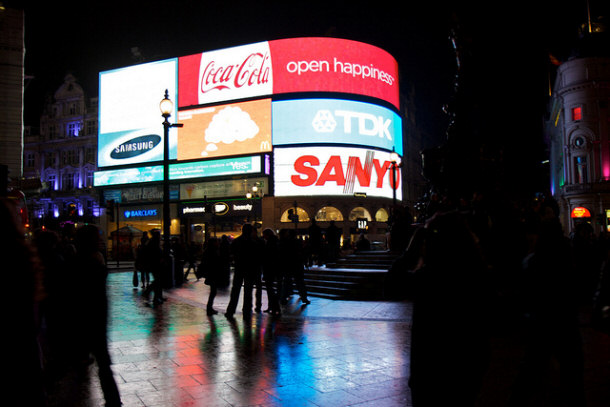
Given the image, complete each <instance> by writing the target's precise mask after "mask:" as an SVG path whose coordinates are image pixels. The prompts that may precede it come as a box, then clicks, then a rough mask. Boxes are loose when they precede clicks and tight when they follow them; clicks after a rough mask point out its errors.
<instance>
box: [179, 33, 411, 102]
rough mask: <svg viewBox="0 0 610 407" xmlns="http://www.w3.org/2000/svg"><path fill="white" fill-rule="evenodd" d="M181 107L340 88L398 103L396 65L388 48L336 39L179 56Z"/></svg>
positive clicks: (273, 43)
mask: <svg viewBox="0 0 610 407" xmlns="http://www.w3.org/2000/svg"><path fill="white" fill-rule="evenodd" d="M178 83H179V85H178V86H179V88H178V89H179V98H178V101H179V107H189V106H196V105H202V104H207V103H215V102H221V101H228V100H233V99H241V98H249V97H260V96H268V95H272V94H275V95H277V94H285V93H296V92H339V93H350V94H356V95H363V96H370V97H374V98H378V99H382V100H385V101H387V102H389V103H391V104H392V105H393V106H395V107H396V108H399V96H398V95H399V90H398V64H397V63H396V60H395V59H394V58H393V57H392V56H391V55H390V54H389V53H387V52H386V51H384V50H382V49H380V48H377V47H374V46H372V45H369V44H364V43H361V42H357V41H351V40H343V39H337V38H322V37H321V38H290V39H283V40H275V41H269V42H260V43H255V44H250V45H244V46H240V47H234V48H227V49H221V50H217V51H211V52H203V53H199V54H195V55H189V56H185V57H181V58H179V61H178Z"/></svg>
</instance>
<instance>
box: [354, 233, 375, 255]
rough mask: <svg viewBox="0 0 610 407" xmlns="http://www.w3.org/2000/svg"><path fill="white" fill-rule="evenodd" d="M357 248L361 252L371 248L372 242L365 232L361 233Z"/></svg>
mask: <svg viewBox="0 0 610 407" xmlns="http://www.w3.org/2000/svg"><path fill="white" fill-rule="evenodd" d="M356 250H357V251H359V252H362V251H367V250H371V242H370V241H369V239H367V238H366V236H365V235H364V233H360V236H359V237H358V240H357V241H356Z"/></svg>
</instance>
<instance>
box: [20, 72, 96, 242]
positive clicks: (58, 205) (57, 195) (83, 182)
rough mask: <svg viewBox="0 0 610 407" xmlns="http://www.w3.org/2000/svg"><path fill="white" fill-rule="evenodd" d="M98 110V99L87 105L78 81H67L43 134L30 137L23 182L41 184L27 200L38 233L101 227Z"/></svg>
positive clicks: (32, 132) (47, 113) (52, 102)
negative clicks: (95, 177)
mask: <svg viewBox="0 0 610 407" xmlns="http://www.w3.org/2000/svg"><path fill="white" fill-rule="evenodd" d="M97 109H98V106H97V98H92V99H87V97H86V95H85V93H84V91H83V89H82V87H81V86H80V85H79V84H78V83H77V81H76V78H74V76H72V75H67V76H66V77H65V79H64V83H63V84H62V85H61V86H60V87H59V88H58V89H57V91H56V92H55V93H54V95H53V97H50V98H49V99H48V100H47V101H46V103H45V106H44V109H43V113H42V116H41V117H40V127H39V129H32V128H30V129H28V130H27V131H26V135H25V143H24V154H23V159H24V177H26V178H38V179H40V180H41V183H42V188H41V189H40V190H39V192H38V193H37V194H31V195H28V208H29V213H30V219H31V223H32V227H33V228H41V227H43V226H45V227H49V228H53V229H56V230H57V229H59V228H61V227H62V226H63V225H65V223H66V222H69V223H73V224H78V223H99V216H100V210H99V197H98V194H97V192H96V191H95V189H94V188H93V174H94V173H95V171H96V169H97V166H96V153H97V122H98V116H97Z"/></svg>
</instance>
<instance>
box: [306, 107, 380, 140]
mask: <svg viewBox="0 0 610 407" xmlns="http://www.w3.org/2000/svg"><path fill="white" fill-rule="evenodd" d="M338 121H339V122H340V121H343V132H344V133H345V134H352V130H354V131H355V132H356V133H357V134H359V135H362V136H376V137H380V138H387V139H388V140H390V141H391V140H392V134H391V132H390V127H391V125H392V120H391V119H385V118H384V117H382V116H375V115H373V114H370V113H362V112H351V111H348V110H335V111H334V114H333V113H332V112H331V111H330V110H318V111H317V112H316V115H315V116H314V118H313V120H312V122H311V125H312V126H313V129H314V130H315V131H316V132H317V133H333V132H334V131H335V129H336V127H337V125H338V124H339V123H337V122H338Z"/></svg>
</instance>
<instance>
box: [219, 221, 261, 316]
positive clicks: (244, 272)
mask: <svg viewBox="0 0 610 407" xmlns="http://www.w3.org/2000/svg"><path fill="white" fill-rule="evenodd" d="M260 253H261V245H260V244H259V241H258V240H257V239H256V238H255V236H254V228H253V227H252V225H251V224H249V223H246V224H244V225H243V226H242V230H241V235H240V236H239V237H237V238H236V239H235V240H234V241H233V243H231V254H232V256H233V262H234V266H235V272H234V275H233V285H232V287H231V295H230V300H229V305H228V306H227V310H226V312H225V317H227V318H229V319H232V318H233V315H234V314H235V310H236V309H237V303H238V301H239V295H240V293H241V286H242V284H243V285H244V298H243V306H242V312H243V316H244V317H248V316H251V315H252V290H253V287H254V282H255V279H256V276H257V275H260V272H261V269H260V257H259V256H260Z"/></svg>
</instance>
